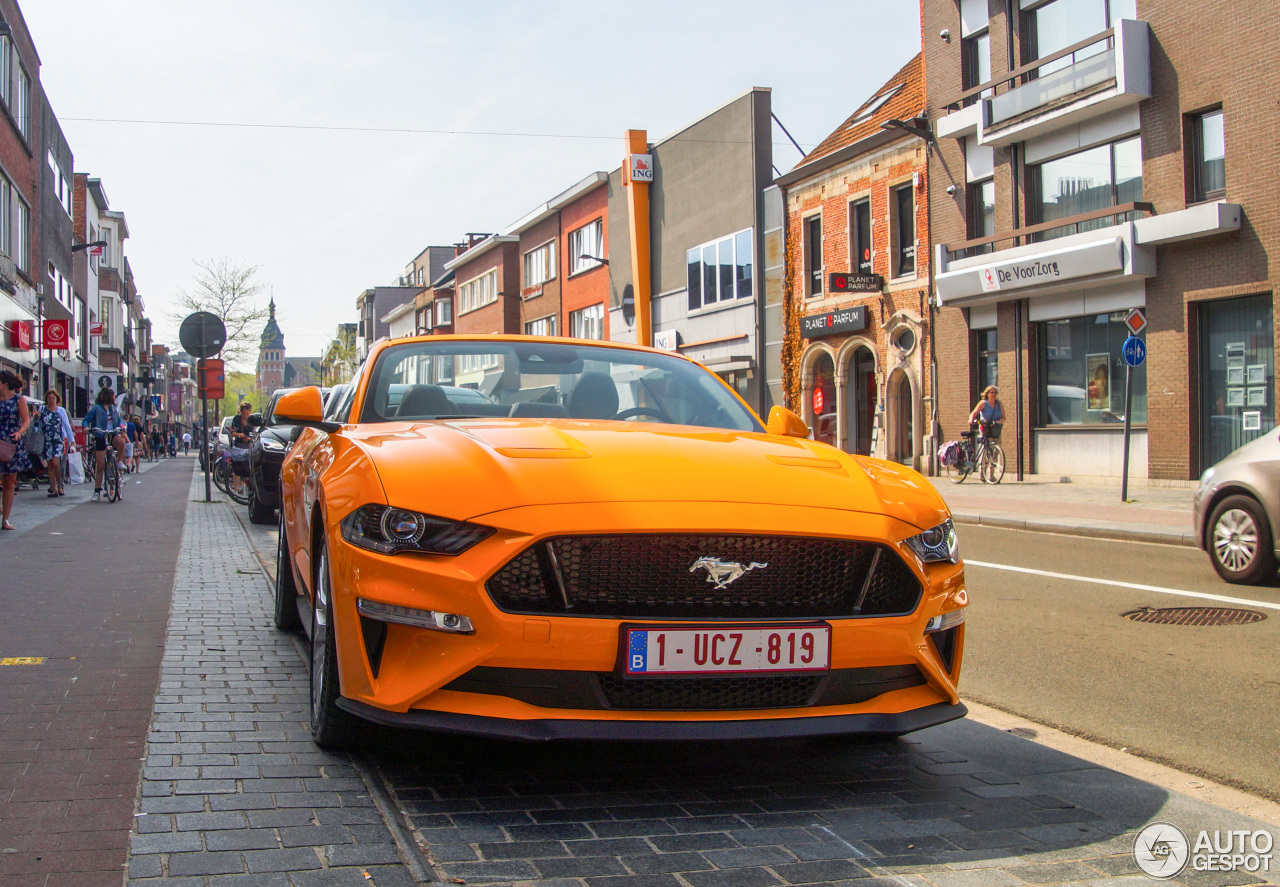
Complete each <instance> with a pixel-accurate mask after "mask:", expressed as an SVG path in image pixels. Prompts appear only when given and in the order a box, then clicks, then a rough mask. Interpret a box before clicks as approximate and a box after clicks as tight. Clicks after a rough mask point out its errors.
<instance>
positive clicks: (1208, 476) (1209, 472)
mask: <svg viewBox="0 0 1280 887" xmlns="http://www.w3.org/2000/svg"><path fill="white" fill-rule="evenodd" d="M1211 480H1213V469H1212V468H1206V469H1205V472H1204V474H1202V475H1200V485H1201V486H1204V485H1205V484H1207V483H1208V482H1209V481H1211Z"/></svg>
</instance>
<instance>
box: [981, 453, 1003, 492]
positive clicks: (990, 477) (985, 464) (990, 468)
mask: <svg viewBox="0 0 1280 887" xmlns="http://www.w3.org/2000/svg"><path fill="white" fill-rule="evenodd" d="M978 476H979V477H980V478H982V482H983V483H985V484H998V483H1000V481H1001V480H1003V479H1004V450H1002V449H1000V445H999V444H987V451H986V452H985V453H983V454H982V467H981V468H980V469H979V471H978Z"/></svg>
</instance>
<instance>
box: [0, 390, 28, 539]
mask: <svg viewBox="0 0 1280 887" xmlns="http://www.w3.org/2000/svg"><path fill="white" fill-rule="evenodd" d="M21 391H22V380H21V379H20V378H18V376H17V374H15V373H12V372H10V371H9V370H2V371H0V503H2V504H3V510H4V518H3V521H2V522H0V529H4V530H12V529H13V524H11V523H9V512H10V511H12V510H13V491H14V490H15V489H16V488H17V486H18V475H19V474H20V473H21V472H23V471H26V470H27V469H28V468H30V467H31V462H30V460H28V459H27V452H26V450H25V449H24V448H23V446H22V439H23V438H24V437H25V436H26V434H27V427H28V426H29V425H30V424H31V414H30V413H29V412H27V402H26V400H24V399H23V397H22V395H21V393H20V392H21Z"/></svg>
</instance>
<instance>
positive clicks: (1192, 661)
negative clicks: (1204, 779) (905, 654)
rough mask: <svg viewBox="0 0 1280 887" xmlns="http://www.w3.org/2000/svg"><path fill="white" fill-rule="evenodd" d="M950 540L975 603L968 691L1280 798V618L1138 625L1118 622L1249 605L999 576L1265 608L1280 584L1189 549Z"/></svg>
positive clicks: (984, 533) (1277, 596) (978, 532)
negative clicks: (957, 545)
mask: <svg viewBox="0 0 1280 887" xmlns="http://www.w3.org/2000/svg"><path fill="white" fill-rule="evenodd" d="M959 535H960V542H961V554H962V555H963V557H964V559H965V562H966V565H967V566H966V580H967V583H968V587H969V593H970V601H971V603H970V607H969V614H968V621H967V628H966V650H965V659H964V665H963V673H962V678H961V686H960V690H961V694H962V695H963V696H965V697H966V698H970V699H974V700H976V701H978V702H983V703H986V704H988V705H991V706H993V707H996V708H1000V709H1004V710H1006V711H1010V712H1013V713H1015V714H1019V715H1022V716H1023V717H1026V718H1028V719H1030V720H1033V721H1037V722H1040V723H1044V724H1048V725H1050V726H1054V727H1057V728H1058V729H1061V730H1064V731H1066V732H1070V733H1074V734H1076V735H1080V736H1084V737H1087V738H1090V739H1093V740H1096V741H1100V742H1102V743H1105V744H1107V745H1111V746H1114V747H1116V748H1126V749H1127V750H1128V751H1130V752H1132V753H1135V754H1139V755H1142V756H1144V757H1148V758H1151V759H1153V760H1157V761H1160V762H1162V763H1166V764H1169V765H1171V766H1174V767H1177V768H1178V769H1181V770H1185V771H1189V772H1192V773H1197V774H1201V775H1204V776H1208V777H1210V778H1212V779H1215V780H1218V781H1221V782H1225V783H1227V784H1230V785H1234V786H1237V787H1239V788H1243V789H1245V790H1248V791H1251V792H1253V793H1255V794H1260V795H1263V796H1265V797H1268V798H1271V799H1272V800H1280V758H1278V757H1277V755H1276V753H1275V749H1276V736H1277V735H1280V653H1278V651H1280V610H1276V609H1268V608H1266V607H1261V606H1255V607H1252V609H1255V610H1257V611H1258V612H1260V613H1263V614H1265V615H1266V616H1267V618H1266V619H1265V620H1264V621H1261V622H1257V623H1254V624H1252V625H1241V626H1213V627H1190V626H1177V625H1153V624H1143V623H1137V622H1132V621H1130V620H1128V619H1125V618H1123V617H1122V616H1121V614H1123V613H1125V612H1128V611H1132V610H1136V609H1138V608H1141V607H1152V608H1164V607H1194V606H1210V607H1218V606H1231V607H1239V606H1243V607H1245V608H1249V607H1248V605H1242V604H1226V603H1221V602H1218V601H1213V600H1198V599H1196V598H1190V597H1180V596H1174V595H1171V594H1167V593H1161V592H1158V591H1154V590H1138V589H1132V588H1124V587H1120V586H1116V585H1110V584H1096V583H1089V582H1082V581H1078V580H1074V579H1066V578H1057V577H1050V576H1043V575H1036V574H1031V573H1026V572H1014V571H1011V570H1008V569H1001V568H999V567H1020V568H1024V569H1033V570H1040V571H1045V572H1050V573H1060V574H1066V575H1069V576H1078V577H1088V578H1096V579H1103V580H1107V581H1109V582H1127V583H1132V584H1138V585H1146V586H1156V587H1161V588H1167V589H1172V590H1182V591H1191V592H1203V593H1207V594H1213V595H1223V596H1228V597H1235V598H1243V599H1246V600H1250V601H1256V602H1259V603H1261V604H1270V605H1271V606H1272V607H1275V606H1277V605H1280V583H1275V584H1272V585H1271V586H1263V587H1249V586H1236V585H1229V584H1227V583H1225V582H1223V581H1222V580H1220V579H1219V578H1218V577H1217V574H1215V573H1214V571H1213V569H1212V567H1210V565H1209V561H1208V558H1207V557H1206V555H1205V554H1204V552H1202V551H1199V550H1198V549H1187V548H1178V547H1173V546H1164V545H1148V544H1141V543H1132V542H1109V541H1102V540H1095V539H1087V538H1082V537H1073V536H1059V535H1051V534H1046V533H1032V532H1025V531H1017V530H1001V529H995V528H988V527H978V526H962V527H960V528H959ZM982 564H988V565H993V566H983V565H982ZM994 565H999V567H997V566H994Z"/></svg>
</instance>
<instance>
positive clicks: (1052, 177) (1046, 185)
mask: <svg viewBox="0 0 1280 887" xmlns="http://www.w3.org/2000/svg"><path fill="white" fill-rule="evenodd" d="M1029 178H1030V180H1031V188H1030V194H1029V195H1028V197H1029V198H1030V200H1031V206H1030V211H1031V221H1032V224H1039V223H1041V222H1052V221H1055V220H1057V219H1065V218H1069V217H1070V216H1076V215H1080V214H1082V213H1087V212H1092V211H1093V210H1099V209H1106V208H1107V207H1110V206H1118V205H1119V204H1122V203H1132V202H1138V201H1141V200H1142V139H1141V138H1139V137H1138V136H1134V137H1132V138H1128V139H1123V140H1122V141H1118V142H1112V143H1111V144H1107V145H1098V146H1097V147H1096V148H1089V149H1088V150H1085V151H1078V152H1076V153H1075V154H1068V155H1067V156H1066V157H1059V158H1057V159H1055V160H1050V161H1047V162H1045V163H1042V164H1040V165H1039V166H1032V167H1030V168H1029ZM1121 220H1122V219H1117V218H1116V217H1115V216H1103V217H1101V218H1098V219H1092V220H1090V221H1087V222H1076V223H1073V224H1069V225H1063V226H1062V227H1060V228H1053V229H1051V230H1049V231H1045V232H1042V233H1041V234H1038V235H1036V239H1037V240H1052V239H1054V238H1056V237H1066V236H1067V235H1069V234H1078V233H1080V232H1081V231H1092V230H1096V229H1098V228H1106V227H1108V226H1110V225H1114V224H1117V222H1118V221H1121Z"/></svg>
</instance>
